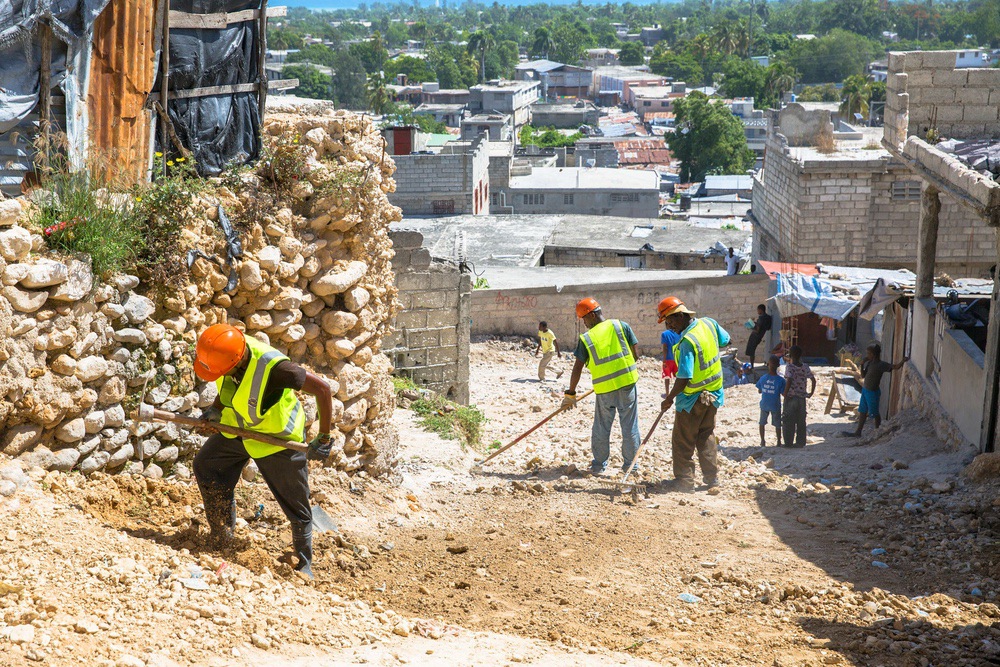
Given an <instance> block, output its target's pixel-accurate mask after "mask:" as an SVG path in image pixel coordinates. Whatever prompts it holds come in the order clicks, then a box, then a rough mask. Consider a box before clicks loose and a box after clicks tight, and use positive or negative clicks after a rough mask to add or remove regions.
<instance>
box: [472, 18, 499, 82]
mask: <svg viewBox="0 0 1000 667" xmlns="http://www.w3.org/2000/svg"><path fill="white" fill-rule="evenodd" d="M494 46H496V41H495V40H494V39H493V35H491V34H490V33H488V32H486V31H485V30H477V31H475V32H474V33H472V34H471V35H469V43H468V46H467V47H466V48H467V49H468V50H469V53H470V54H475V53H478V54H479V82H480V83H486V52H487V51H489V50H490V49H492V48H493V47H494Z"/></svg>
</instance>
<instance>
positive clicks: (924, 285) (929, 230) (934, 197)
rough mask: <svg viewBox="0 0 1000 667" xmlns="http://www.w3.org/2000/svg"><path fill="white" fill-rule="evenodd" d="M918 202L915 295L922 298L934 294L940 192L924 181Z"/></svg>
mask: <svg viewBox="0 0 1000 667" xmlns="http://www.w3.org/2000/svg"><path fill="white" fill-rule="evenodd" d="M920 204H921V206H920V237H919V238H918V239H917V290H916V291H917V293H916V297H917V298H918V299H923V298H927V297H932V296H934V262H935V259H936V257H937V237H938V216H939V214H940V213H941V196H940V193H939V192H938V189H937V188H935V187H934V186H933V185H929V184H928V183H927V182H926V181H925V182H924V187H923V193H922V196H921V202H920Z"/></svg>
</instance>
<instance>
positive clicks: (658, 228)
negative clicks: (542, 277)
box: [546, 216, 751, 255]
mask: <svg viewBox="0 0 1000 667" xmlns="http://www.w3.org/2000/svg"><path fill="white" fill-rule="evenodd" d="M567 217H568V218H570V219H566V220H562V221H560V223H559V224H558V225H557V226H556V228H555V230H554V232H553V234H552V237H551V238H550V239H549V241H548V243H546V245H547V246H562V247H570V248H594V249H601V250H612V251H625V252H638V251H639V250H640V249H641V248H643V247H644V246H647V245H649V246H652V248H653V250H652V252H662V253H669V254H698V255H700V254H703V253H705V252H706V251H707V250H708V249H709V248H711V247H713V246H714V245H715V243H716V242H717V241H718V242H721V243H722V244H723V245H724V246H726V247H730V246H732V247H740V246H741V245H743V244H744V243H745V242H746V241H747V239H749V238H750V236H751V232H749V231H740V230H730V229H721V228H713V227H703V226H698V225H693V224H690V223H687V222H678V221H674V220H661V219H658V218H651V219H641V218H640V219H635V218H609V217H603V216H602V217H597V216H572V217H570V216H567Z"/></svg>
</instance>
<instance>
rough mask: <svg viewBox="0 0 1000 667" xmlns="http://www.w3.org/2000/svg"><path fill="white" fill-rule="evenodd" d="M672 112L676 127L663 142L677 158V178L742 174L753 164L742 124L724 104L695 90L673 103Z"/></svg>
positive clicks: (687, 178)
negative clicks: (679, 166)
mask: <svg viewBox="0 0 1000 667" xmlns="http://www.w3.org/2000/svg"><path fill="white" fill-rule="evenodd" d="M674 113H675V114H676V130H675V131H674V133H673V134H671V135H670V136H669V138H668V140H667V143H668V144H669V145H670V150H671V152H672V153H673V154H674V156H675V157H677V159H679V160H680V161H681V173H680V178H681V181H683V182H693V181H700V180H702V179H704V178H705V176H706V175H707V174H743V173H745V172H746V170H747V169H749V168H751V167H752V166H753V162H754V155H753V151H751V150H750V149H749V148H747V140H746V135H745V134H744V133H743V123H742V122H741V121H740V119H739V118H737V117H736V116H734V115H733V114H732V112H731V111H730V110H729V107H727V106H726V105H725V104H723V103H722V102H720V101H716V102H711V101H709V99H708V97H707V96H705V95H703V94H701V93H697V92H696V93H692V94H691V95H689V96H688V97H686V98H684V99H680V100H677V101H676V102H674Z"/></svg>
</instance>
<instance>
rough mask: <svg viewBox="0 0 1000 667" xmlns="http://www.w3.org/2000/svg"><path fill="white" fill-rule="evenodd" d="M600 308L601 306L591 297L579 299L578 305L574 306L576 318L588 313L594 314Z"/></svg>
mask: <svg viewBox="0 0 1000 667" xmlns="http://www.w3.org/2000/svg"><path fill="white" fill-rule="evenodd" d="M600 307H601V304H599V303H597V299H595V298H594V297H592V296H588V297H587V298H586V299H581V300H580V303H578V304H576V316H577V317H583V316H584V315H587V314H588V313H592V312H594V311H595V310H597V309H598V308H600Z"/></svg>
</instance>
